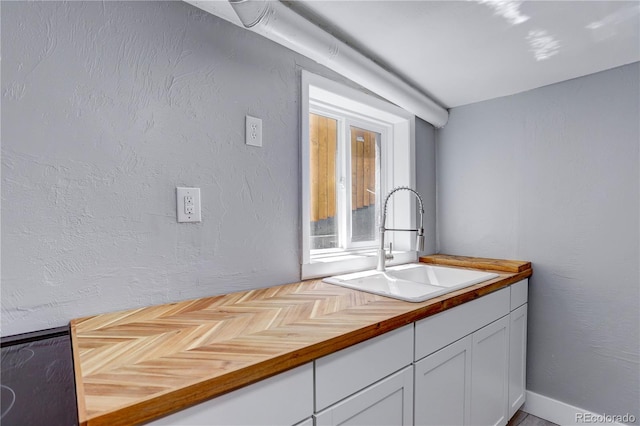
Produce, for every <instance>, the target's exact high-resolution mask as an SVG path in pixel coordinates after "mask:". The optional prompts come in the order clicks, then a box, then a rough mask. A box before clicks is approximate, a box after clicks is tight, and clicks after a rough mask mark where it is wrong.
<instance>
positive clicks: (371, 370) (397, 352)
mask: <svg viewBox="0 0 640 426" xmlns="http://www.w3.org/2000/svg"><path fill="white" fill-rule="evenodd" d="M412 354H413V324H409V325H406V326H404V327H402V328H399V329H397V330H394V331H391V332H389V333H386V334H383V335H382V336H378V337H375V338H373V339H370V340H367V341H366V342H362V343H359V344H357V345H355V346H352V347H350V348H346V349H343V350H341V351H338V352H336V353H333V354H331V355H328V356H325V357H323V358H319V359H317V360H316V361H315V367H316V411H320V410H323V409H324V408H326V407H328V406H330V405H331V404H334V403H336V402H338V401H340V400H341V399H344V398H346V397H347V396H349V395H353V394H354V393H356V392H357V391H359V390H360V389H363V388H364V387H366V386H368V385H370V384H371V383H373V382H376V381H378V380H380V379H382V378H383V377H386V376H388V375H390V374H392V373H394V372H396V371H398V370H400V369H401V368H403V367H405V366H407V365H409V364H411V362H412V361H413V360H412Z"/></svg>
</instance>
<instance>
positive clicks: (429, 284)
mask: <svg viewBox="0 0 640 426" xmlns="http://www.w3.org/2000/svg"><path fill="white" fill-rule="evenodd" d="M497 276H498V274H494V273H491V272H481V271H470V270H468V269H460V268H449V267H444V266H432V265H425V264H420V263H411V264H407V265H398V266H392V267H388V268H387V270H386V271H384V272H379V271H375V270H371V271H364V272H355V273H352V274H345V275H336V276H333V277H329V278H325V279H324V280H323V281H324V282H327V283H329V284H335V285H339V286H342V287H349V288H353V289H356V290H361V291H366V292H368V293H374V294H379V295H382V296H387V297H392V298H394V299H400V300H405V301H407V302H423V301H425V300H429V299H431V298H434V297H437V296H441V295H443V294H446V293H449V292H452V291H455V290H459V289H461V288H465V287H468V286H471V285H473V284H478V283H481V282H483V281H487V280H490V279H493V278H496V277H497Z"/></svg>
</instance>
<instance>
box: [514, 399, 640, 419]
mask: <svg viewBox="0 0 640 426" xmlns="http://www.w3.org/2000/svg"><path fill="white" fill-rule="evenodd" d="M521 410H522V411H525V412H527V413H529V414H532V415H534V416H536V417H540V418H541V419H545V420H547V421H549V422H552V423H556V424H558V425H562V426H573V425H615V426H618V425H619V426H623V423H620V421H622V422H629V423H633V422H634V421H635V420H637V419H623V418H622V416H624V415H625V414H626V413H616V415H611V414H608V413H607V414H606V415H603V414H596V413H592V412H590V411H587V410H585V409H583V408H580V407H575V406H573V405H569V404H565V403H564V402H561V401H558V400H557V399H552V398H549V397H546V396H544V395H540V394H538V393H535V392H531V391H527V399H526V402H525V403H524V405H523V406H522V408H521ZM617 415H619V416H620V417H618V416H617ZM627 416H628V417H629V416H630V415H627ZM630 417H633V416H630Z"/></svg>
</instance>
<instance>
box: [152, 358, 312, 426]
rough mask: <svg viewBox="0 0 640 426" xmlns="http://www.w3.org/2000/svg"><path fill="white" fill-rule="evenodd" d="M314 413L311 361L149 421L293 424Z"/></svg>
mask: <svg viewBox="0 0 640 426" xmlns="http://www.w3.org/2000/svg"><path fill="white" fill-rule="evenodd" d="M312 413H313V365H312V364H311V363H309V364H305V365H303V366H300V367H297V368H294V369H293V370H289V371H287V372H284V373H281V374H278V375H276V376H273V377H270V378H268V379H265V380H262V381H260V382H257V383H254V384H252V385H249V386H246V387H244V388H240V389H238V390H236V391H233V392H230V393H227V394H225V395H222V396H219V397H217V398H213V399H211V400H209V401H206V402H203V403H201V404H198V405H195V406H193V407H190V408H187V409H184V410H182V411H178V412H177V413H174V414H170V415H168V416H166V417H163V418H161V419H158V420H155V421H152V422H150V423H149V424H150V425H153V426H160V425H171V426H175V425H180V426H187V425H208V426H218V425H219V426H231V425H243V426H249V425H255V426H258V425H265V424H269V425H292V424H296V423H299V422H300V421H302V420H303V419H308V418H309V417H310V416H311V414H312Z"/></svg>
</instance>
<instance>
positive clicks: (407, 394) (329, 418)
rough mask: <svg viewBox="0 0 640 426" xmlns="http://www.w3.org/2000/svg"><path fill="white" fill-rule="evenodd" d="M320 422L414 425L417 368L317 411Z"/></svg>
mask: <svg viewBox="0 0 640 426" xmlns="http://www.w3.org/2000/svg"><path fill="white" fill-rule="evenodd" d="M315 418H316V426H338V425H341V426H342V425H343V426H358V425H361V426H378V425H379V426H410V425H411V424H412V423H413V368H412V367H406V368H404V369H403V370H401V371H399V372H397V373H395V374H393V375H391V376H390V377H387V378H386V379H383V380H381V381H379V382H377V383H374V384H373V385H371V386H369V387H367V388H365V389H363V390H362V391H360V392H358V393H356V394H355V395H352V396H350V397H349V398H347V399H345V400H344V401H341V402H339V403H337V404H335V405H332V406H331V407H329V408H327V409H325V410H323V411H321V412H319V413H318V414H316V415H315Z"/></svg>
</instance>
